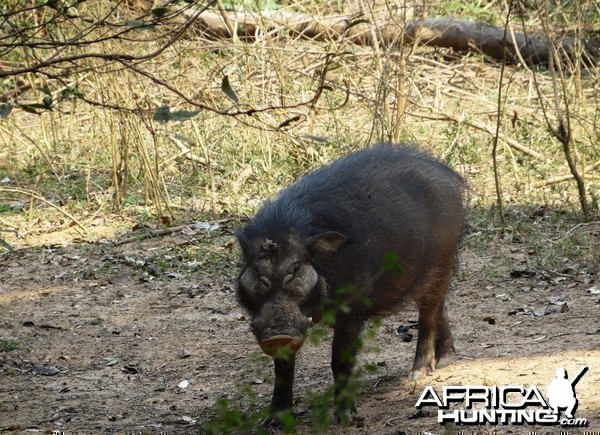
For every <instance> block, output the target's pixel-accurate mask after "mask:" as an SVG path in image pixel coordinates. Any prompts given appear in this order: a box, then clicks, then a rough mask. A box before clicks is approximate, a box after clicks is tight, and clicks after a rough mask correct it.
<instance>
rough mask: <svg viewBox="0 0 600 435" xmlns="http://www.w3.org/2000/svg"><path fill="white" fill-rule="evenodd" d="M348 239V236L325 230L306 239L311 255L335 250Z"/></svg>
mask: <svg viewBox="0 0 600 435" xmlns="http://www.w3.org/2000/svg"><path fill="white" fill-rule="evenodd" d="M347 241H348V238H347V237H346V236H344V235H343V234H342V233H338V232H337V231H326V232H324V233H321V234H317V235H316V236H312V237H311V238H310V239H309V241H308V249H309V251H310V252H311V253H312V254H313V255H318V254H330V253H332V252H335V251H337V250H338V249H339V247H340V246H342V245H343V244H344V243H346V242H347Z"/></svg>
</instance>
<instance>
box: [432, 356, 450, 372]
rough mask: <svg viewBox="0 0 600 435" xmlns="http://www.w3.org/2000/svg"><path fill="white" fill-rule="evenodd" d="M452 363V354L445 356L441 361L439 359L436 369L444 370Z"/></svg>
mask: <svg viewBox="0 0 600 435" xmlns="http://www.w3.org/2000/svg"><path fill="white" fill-rule="evenodd" d="M451 361H452V355H451V354H446V355H443V356H442V357H441V358H440V359H438V360H437V361H436V363H435V368H436V369H441V368H444V367H446V366H447V365H449V364H450V362H451Z"/></svg>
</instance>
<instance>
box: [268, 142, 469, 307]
mask: <svg viewBox="0 0 600 435" xmlns="http://www.w3.org/2000/svg"><path fill="white" fill-rule="evenodd" d="M463 189H464V183H463V180H462V178H461V177H460V176H459V175H458V174H456V173H455V172H454V171H452V170H451V169H450V168H448V167H447V166H445V165H443V164H442V163H440V162H438V161H437V160H435V159H433V158H432V157H430V156H428V155H426V154H423V153H421V152H419V151H417V150H416V149H414V148H412V147H408V146H401V147H400V146H395V145H389V144H382V145H378V146H375V147H372V148H367V149H365V150H362V151H359V152H356V153H354V154H351V155H349V156H347V157H345V158H342V159H340V160H337V161H335V162H333V163H332V164H330V165H328V166H325V167H323V168H321V169H318V170H316V171H315V172H312V173H310V174H308V175H307V176H305V177H304V178H302V179H300V180H299V181H297V182H296V183H294V184H293V185H291V186H289V187H288V188H287V189H285V190H283V191H282V192H281V193H280V195H279V196H278V198H277V199H276V201H277V202H279V205H283V207H284V208H287V210H290V212H294V211H295V212H297V213H300V214H303V215H304V216H307V217H308V220H309V227H310V232H311V233H314V234H318V233H319V232H321V231H330V230H334V231H338V232H340V233H342V234H344V235H345V236H346V237H347V238H348V242H347V243H346V244H345V245H343V246H342V247H341V248H340V249H339V250H338V251H337V252H335V253H333V254H332V257H331V258H330V259H329V261H328V262H327V264H324V265H322V273H323V274H324V276H325V278H326V280H327V282H328V283H329V285H330V287H331V288H332V289H336V288H341V287H344V286H347V285H354V286H357V288H359V289H360V290H361V291H363V292H365V293H367V294H369V295H370V296H371V297H372V298H373V301H374V302H375V306H374V307H373V310H372V311H374V312H378V311H383V310H387V309H389V308H391V307H390V306H388V305H390V304H391V305H394V304H396V303H398V302H400V301H401V300H402V299H403V298H404V297H406V296H407V295H408V294H410V293H411V292H413V291H415V290H418V289H419V288H420V287H422V284H423V282H425V281H427V280H432V279H438V275H439V274H442V273H446V271H448V270H449V269H451V266H452V263H453V261H454V260H453V257H454V255H455V252H456V247H457V244H458V240H459V237H460V233H461V229H462V225H463V204H462V193H463ZM314 234H308V235H314ZM392 252H393V253H395V255H396V258H397V262H398V263H399V265H400V266H401V267H402V269H403V270H404V273H403V274H402V275H401V276H398V275H395V274H390V273H387V274H382V273H381V272H382V261H383V259H384V257H385V256H386V254H389V253H392Z"/></svg>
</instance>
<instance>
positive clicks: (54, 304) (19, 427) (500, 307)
mask: <svg viewBox="0 0 600 435" xmlns="http://www.w3.org/2000/svg"><path fill="white" fill-rule="evenodd" d="M234 226H235V222H225V223H221V225H220V226H219V228H216V229H214V230H213V231H212V232H210V234H209V233H208V232H207V230H206V228H204V227H196V228H188V229H185V228H184V229H181V230H180V231H176V232H174V233H173V234H169V235H162V236H159V237H155V238H150V239H145V240H139V241H135V242H133V241H130V242H127V243H122V244H115V243H113V242H114V241H116V240H122V239H123V238H125V237H129V236H131V235H132V233H128V234H108V235H104V238H102V237H96V238H95V239H94V237H93V236H90V237H89V238H90V239H94V240H93V242H92V243H90V242H78V241H77V240H76V239H74V237H73V234H72V233H71V232H72V229H67V230H63V231H59V232H55V233H53V234H52V235H51V236H48V235H40V236H39V238H38V239H36V240H33V239H31V238H30V239H28V240H27V243H29V244H30V245H31V246H29V247H28V246H25V242H18V241H15V242H14V243H15V245H14V246H15V247H17V248H18V249H17V250H16V251H15V252H14V253H5V254H2V255H0V340H2V341H3V342H4V343H7V342H16V343H17V344H18V345H17V348H16V349H14V350H11V349H6V348H5V349H3V350H0V432H1V433H9V434H12V433H24V432H27V433H31V432H33V433H35V432H45V433H51V431H58V432H59V433H60V432H64V433H130V434H132V433H146V434H159V433H169V434H171V433H178V434H179V433H183V434H185V433H198V432H199V429H198V424H199V423H201V422H202V421H205V420H206V419H208V418H210V417H211V416H212V415H214V407H215V400H216V399H217V398H219V397H222V398H226V399H227V400H228V401H229V403H230V404H231V405H232V406H234V405H235V406H239V407H240V408H241V409H242V410H244V409H248V407H250V399H249V398H248V397H249V396H248V394H247V393H246V392H247V391H250V392H252V393H253V394H254V399H253V400H255V401H257V403H258V405H260V406H266V405H267V404H268V403H269V400H270V394H271V389H272V384H271V382H270V380H269V379H270V378H271V376H272V368H271V365H272V363H271V362H270V361H269V360H268V358H265V357H262V356H261V353H260V350H259V348H258V346H257V344H256V343H255V341H254V338H253V336H252V335H251V333H250V331H249V322H248V319H247V315H246V314H245V313H244V312H243V310H242V309H241V308H240V307H239V306H238V305H237V302H236V300H235V297H234V289H235V276H236V271H237V267H236V258H237V257H236V255H235V247H234V245H233V242H234V239H233V236H232V233H231V229H232V227H234ZM572 230H573V231H587V232H588V233H589V234H590V235H591V237H593V238H595V240H596V241H598V240H600V226H599V225H590V226H585V227H572ZM69 231H71V232H69ZM96 231H100V230H99V229H96ZM141 233H143V230H142V231H141V232H138V234H141ZM554 236H555V235H552V234H551V235H549V236H548V237H549V239H550V238H552V237H554ZM468 237H469V239H470V242H469V243H465V244H464V246H463V248H462V249H461V252H460V259H461V272H460V273H459V276H458V277H457V279H456V280H455V282H454V284H453V289H452V292H451V295H450V297H449V301H448V312H449V317H450V321H451V325H452V328H453V333H454V337H455V341H456V349H457V353H456V356H455V357H454V359H453V360H452V361H451V363H450V365H448V366H447V367H444V368H441V369H439V370H437V371H436V372H435V374H434V375H432V376H430V377H427V378H425V379H423V380H420V381H418V382H417V383H412V382H409V380H408V376H407V375H408V373H409V370H410V367H411V363H412V358H413V355H414V351H415V344H416V340H415V339H413V340H412V341H411V342H404V341H403V340H402V339H401V335H400V334H399V333H398V332H397V328H398V326H399V325H400V324H406V323H407V322H409V321H412V320H416V313H415V311H414V310H412V309H410V307H409V308H408V309H405V310H402V311H400V312H398V313H397V314H396V315H393V316H391V317H388V318H385V319H384V320H383V323H382V326H381V327H380V328H379V329H378V332H377V334H376V337H375V339H373V340H371V341H368V342H367V348H366V349H365V350H364V351H363V352H362V353H361V355H360V358H359V364H358V366H364V364H366V363H374V364H375V365H376V366H377V367H378V370H377V371H375V372H373V373H366V374H364V375H363V376H362V377H361V381H360V386H361V387H360V390H361V395H360V397H359V399H358V414H357V415H356V416H355V418H354V419H353V421H352V425H351V426H350V427H349V428H345V429H339V428H338V429H335V430H333V429H332V431H333V432H339V433H365V434H366V433H369V434H373V433H394V434H402V433H406V434H413V433H418V432H431V433H457V432H461V431H462V432H464V433H492V432H493V431H495V432H496V433H514V434H520V433H530V432H531V431H536V432H537V433H556V434H558V433H560V431H561V430H568V433H574V434H584V433H595V434H598V433H600V395H598V390H599V388H600V294H598V289H600V276H598V272H597V270H598V268H596V270H595V271H593V272H590V271H589V270H587V269H586V268H580V267H577V264H576V259H573V258H571V259H568V261H567V263H568V264H566V265H565V267H564V269H561V270H557V271H547V270H535V269H533V270H532V269H531V268H530V267H529V261H528V259H529V257H530V256H531V255H535V253H533V252H531V248H530V246H529V245H528V243H527V241H526V240H525V241H524V240H514V239H513V240H504V239H502V238H497V239H494V240H493V241H492V242H481V243H476V239H477V237H478V235H477V233H476V232H475V231H472V233H471V234H470V235H469V236H468ZM474 241H475V242H474ZM19 244H20V245H19ZM598 246H600V244H597V245H595V247H596V248H598ZM592 248H593V246H592ZM598 249H600V248H598ZM557 255H559V253H558V252H557ZM569 262H570V263H569ZM412 332H413V333H414V334H416V333H417V331H416V330H412ZM415 338H416V337H415ZM329 345H330V342H329V340H324V341H323V342H321V343H320V344H319V345H318V346H312V345H309V344H307V345H305V347H304V348H303V349H302V350H301V352H300V356H299V359H298V362H297V369H296V383H295V387H294V391H295V399H296V402H295V409H294V410H295V412H297V414H298V416H299V417H300V420H301V424H300V427H299V428H298V430H299V431H300V432H305V433H309V432H310V431H311V429H310V426H309V423H308V420H309V417H310V416H309V402H310V401H309V395H310V393H313V392H315V393H319V392H322V391H324V390H325V389H326V388H327V387H328V386H329V385H330V384H331V382H332V380H331V371H330V368H329V358H330V349H329ZM584 366H587V367H588V368H589V370H588V372H587V373H586V374H585V375H584V376H583V377H582V378H581V380H580V381H579V383H578V384H577V386H576V393H577V398H578V400H579V408H578V409H577V412H576V417H578V418H585V419H586V420H587V422H588V426H587V427H585V428H568V429H565V428H561V427H560V426H540V425H524V426H518V425H499V426H490V425H487V426H459V427H458V428H453V427H446V428H444V427H442V426H440V425H439V424H438V423H437V421H436V418H437V409H436V408H434V407H425V408H424V411H423V412H421V413H416V408H415V404H416V402H417V399H418V398H419V395H420V394H421V392H422V391H423V389H424V388H425V387H426V386H428V385H431V386H433V387H434V388H435V390H436V391H437V392H440V391H441V389H442V387H443V386H449V385H476V386H479V385H482V386H494V385H498V386H502V385H525V386H531V385H537V386H538V387H539V389H540V391H541V392H542V393H544V394H545V392H546V390H547V386H548V384H549V383H550V381H551V380H552V379H553V378H554V376H555V371H556V369H557V368H560V367H564V368H565V369H566V370H567V372H568V375H569V376H574V375H575V373H576V372H577V371H578V370H579V369H581V368H582V367H584ZM185 381H187V382H185ZM245 391H246V392H245ZM271 431H272V432H277V430H275V429H272V430H271ZM585 431H588V432H585ZM589 431H593V432H589Z"/></svg>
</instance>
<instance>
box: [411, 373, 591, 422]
mask: <svg viewBox="0 0 600 435" xmlns="http://www.w3.org/2000/svg"><path fill="white" fill-rule="evenodd" d="M587 371H588V367H587V366H585V367H583V368H582V369H580V370H579V372H578V373H577V374H576V375H575V376H574V377H573V378H571V379H569V378H568V376H567V372H566V370H565V369H564V368H559V369H557V370H556V377H555V378H554V379H553V380H552V382H550V385H548V390H547V391H546V398H544V396H543V395H542V394H541V393H540V390H539V389H538V387H536V386H528V387H526V386H524V385H509V386H501V387H499V386H483V385H479V386H474V385H461V386H446V387H443V388H442V391H441V394H438V393H437V392H436V391H435V390H434V389H433V387H431V386H428V387H426V388H425V389H424V390H423V392H422V393H421V396H420V397H419V400H417V404H416V405H415V406H416V407H417V409H421V408H422V407H423V406H436V407H437V408H438V415H437V421H438V423H440V424H442V425H443V424H446V423H455V424H457V425H484V424H491V425H498V424H502V425H508V424H514V425H524V424H539V425H561V426H564V427H587V426H588V421H587V419H585V418H576V417H575V411H576V410H577V405H578V403H579V402H578V400H577V395H576V393H575V385H577V383H578V382H579V380H580V379H581V377H582V376H583V375H584V374H585V373H586V372H587ZM476 404H480V405H476ZM474 405H475V406H476V407H474ZM561 411H562V413H561Z"/></svg>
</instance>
